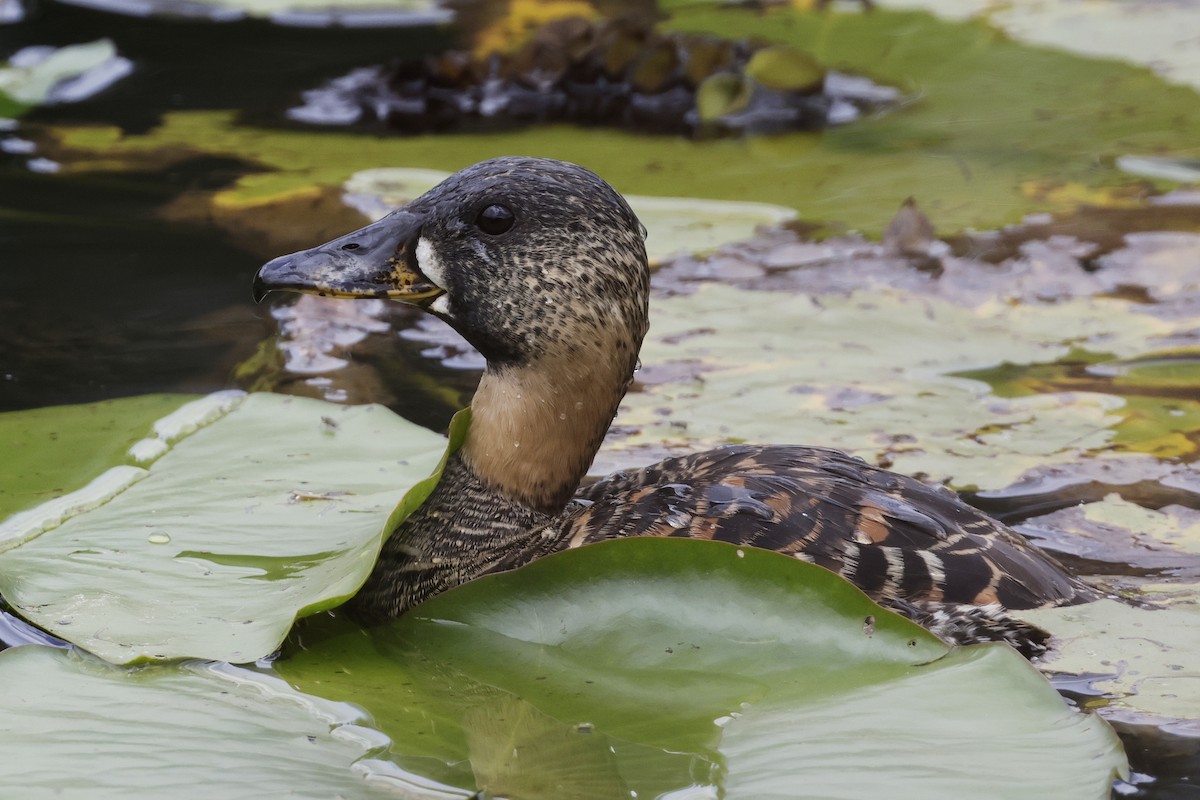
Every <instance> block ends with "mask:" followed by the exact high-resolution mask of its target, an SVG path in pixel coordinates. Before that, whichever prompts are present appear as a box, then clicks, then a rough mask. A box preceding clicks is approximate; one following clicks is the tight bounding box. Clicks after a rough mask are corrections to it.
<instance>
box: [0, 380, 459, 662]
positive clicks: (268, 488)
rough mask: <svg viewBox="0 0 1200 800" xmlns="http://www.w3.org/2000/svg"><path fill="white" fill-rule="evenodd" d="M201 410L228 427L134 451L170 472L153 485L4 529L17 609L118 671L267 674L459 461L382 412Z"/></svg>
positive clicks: (252, 404) (244, 406) (140, 479)
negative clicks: (408, 498)
mask: <svg viewBox="0 0 1200 800" xmlns="http://www.w3.org/2000/svg"><path fill="white" fill-rule="evenodd" d="M198 409H199V411H200V412H203V413H204V414H206V415H207V416H209V417H211V416H214V415H217V414H219V415H221V416H220V417H219V418H218V419H216V420H215V421H213V420H211V419H206V420H204V422H206V423H207V424H206V425H205V426H204V427H201V428H200V429H199V430H196V431H195V432H194V433H191V434H190V435H186V432H187V427H188V426H187V425H175V426H173V427H176V428H178V429H179V430H178V433H177V435H176V436H170V435H168V436H166V437H162V438H159V439H155V440H152V441H150V442H149V443H147V444H145V445H142V444H139V445H135V447H134V449H133V452H134V453H135V454H139V455H140V454H143V453H144V454H145V456H146V457H148V458H157V460H156V461H154V463H153V464H152V465H150V467H149V468H148V469H147V468H139V467H131V466H125V467H118V468H115V469H116V470H118V471H119V474H118V475H117V476H116V480H114V478H113V477H112V476H111V471H110V473H106V475H105V476H102V477H101V478H98V479H97V481H96V482H94V486H93V489H92V490H91V491H89V490H88V489H84V490H81V491H83V492H84V493H85V494H86V497H85V498H84V501H85V502H81V503H79V504H75V505H72V504H71V496H68V497H67V498H59V500H57V501H54V502H55V503H56V504H57V505H55V506H54V508H53V509H52V512H53V513H50V512H47V511H45V510H43V509H41V508H36V509H31V510H29V511H26V512H23V513H22V514H20V515H18V516H17V517H15V518H11V519H9V520H8V521H6V522H5V523H4V528H5V531H4V536H3V537H0V541H3V540H7V541H9V542H10V543H11V542H21V543H20V544H19V545H18V546H15V547H12V548H11V549H9V550H8V551H6V552H3V553H0V594H2V595H3V596H4V599H5V600H6V601H7V602H8V603H9V604H10V605H11V606H12V607H13V608H15V609H17V610H18V611H20V612H21V614H22V615H23V616H25V617H26V618H27V619H29V620H31V621H32V622H35V623H37V624H38V625H40V626H41V627H43V628H45V629H46V630H49V631H51V632H53V633H55V634H56V635H58V636H61V637H63V638H65V639H68V640H70V641H71V642H73V643H75V644H78V645H80V646H82V647H84V648H86V649H88V650H90V651H92V652H94V653H96V654H97V655H99V656H101V657H103V658H106V659H108V660H110V661H113V662H116V663H131V662H139V661H146V660H155V659H168V658H180V657H187V656H193V657H201V658H212V659H219V660H224V661H233V662H245V661H253V660H255V659H257V658H261V657H263V656H265V655H267V654H269V653H271V651H273V650H274V649H275V648H276V647H278V646H279V643H280V642H281V641H282V640H283V637H284V636H285V635H286V634H287V631H288V629H289V628H290V627H291V624H292V622H293V620H294V619H295V617H296V616H297V615H298V614H299V615H302V614H307V613H312V612H314V611H317V610H320V609H322V608H328V607H330V606H333V605H337V604H338V603H339V602H341V601H342V600H344V599H345V598H347V597H349V596H350V595H352V594H353V593H354V591H355V590H356V589H357V588H358V587H359V586H360V585H361V584H362V582H363V581H364V580H365V579H366V577H367V574H368V573H369V572H370V569H371V567H372V565H373V564H374V560H375V555H376V553H377V552H378V548H379V544H380V541H381V539H382V537H383V535H384V533H385V532H386V531H388V530H390V529H389V528H388V527H387V521H388V519H389V515H391V514H392V513H393V510H394V509H396V506H397V503H398V502H399V501H400V499H401V497H402V496H403V495H404V494H405V492H406V491H407V490H408V488H409V487H411V486H413V484H415V483H417V482H418V481H419V480H421V479H422V478H425V477H426V476H427V475H429V472H430V470H431V468H432V467H433V466H434V465H435V464H436V463H437V460H438V458H439V457H440V456H441V455H442V453H443V450H444V445H445V441H444V440H443V439H442V438H441V437H439V436H436V435H435V434H432V433H430V432H429V431H427V430H424V429H423V428H418V427H417V426H415V425H412V424H410V423H408V422H405V421H404V420H402V419H400V418H399V417H397V416H395V415H394V414H392V413H391V412H389V411H387V410H386V409H384V408H381V407H378V406H355V407H346V406H338V405H334V404H330V403H323V402H320V401H316V400H306V399H302V398H290V397H281V396H277V395H250V396H248V397H246V398H245V399H244V400H241V399H239V400H238V401H237V402H229V403H227V404H226V405H225V406H224V407H220V408H217V409H215V410H214V408H213V407H212V404H211V403H209V404H207V405H205V404H204V403H203V402H202V403H201V405H200V406H199V407H198ZM196 410H197V407H196V406H193V407H192V408H191V409H187V408H185V409H183V410H181V411H179V412H176V419H177V420H181V421H182V420H185V419H187V418H188V416H189V413H196ZM82 413H87V411H86V408H85V411H84V412H82ZM192 427H194V426H192ZM163 451H166V452H165V454H162V453H163ZM97 487H98V488H97ZM64 504H65V505H64ZM63 508H66V511H65V512H64V511H63V510H62V509H63ZM62 517H66V519H65V520H64V519H62Z"/></svg>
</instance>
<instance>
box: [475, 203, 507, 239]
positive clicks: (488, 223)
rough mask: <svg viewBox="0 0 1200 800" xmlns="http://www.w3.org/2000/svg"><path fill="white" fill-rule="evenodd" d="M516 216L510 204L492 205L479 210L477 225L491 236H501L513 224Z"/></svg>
mask: <svg viewBox="0 0 1200 800" xmlns="http://www.w3.org/2000/svg"><path fill="white" fill-rule="evenodd" d="M515 219H516V218H515V217H513V213H512V211H511V210H510V209H509V207H508V206H501V205H492V206H488V207H487V208H485V209H484V210H483V211H480V212H479V219H477V220H475V225H476V227H478V228H479V230H481V231H483V232H484V233H486V234H489V235H491V236H499V235H500V234H502V233H504V232H505V231H507V230H508V229H509V228H511V227H512V226H513V222H514V220H515Z"/></svg>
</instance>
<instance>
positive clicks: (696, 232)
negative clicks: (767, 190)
mask: <svg viewBox="0 0 1200 800" xmlns="http://www.w3.org/2000/svg"><path fill="white" fill-rule="evenodd" d="M448 177H450V173H448V172H439V171H437V170H430V169H403V168H381V169H372V170H364V171H362V172H358V173H355V174H354V175H353V176H351V178H350V180H348V181H347V182H346V184H345V190H346V200H347V202H348V203H349V204H350V205H351V206H352V207H354V208H357V209H359V210H360V211H362V212H363V213H364V214H366V215H367V216H368V217H370V218H371V219H380V218H382V217H383V216H384V215H385V214H387V213H388V212H390V211H393V210H395V209H397V208H399V207H400V206H402V205H404V204H405V203H407V202H409V201H411V200H414V199H416V198H417V197H418V196H420V195H421V194H423V193H424V192H426V191H428V190H429V189H432V188H433V187H434V186H436V185H437V184H439V183H441V182H442V181H443V180H445V179H446V178H448ZM625 199H626V200H628V201H629V205H630V206H631V207H632V208H633V211H634V213H635V214H637V216H638V219H639V220H641V222H642V224H643V225H645V226H646V231H647V236H646V254H647V255H648V256H649V258H650V261H651V263H656V262H661V261H663V260H665V259H666V258H668V257H669V256H673V255H677V254H679V253H702V252H706V251H709V250H715V249H716V248H718V247H720V246H721V245H724V244H729V243H731V242H736V241H740V240H742V239H747V238H749V237H750V236H751V235H753V234H754V231H755V230H756V229H757V228H759V227H760V226H768V225H778V224H780V223H782V222H787V221H789V220H793V219H795V218H796V212H795V211H794V210H793V209H791V208H786V207H784V206H776V205H770V204H769V203H749V202H735V201H717V200H698V199H694V198H686V197H644V196H641V195H626V198H625Z"/></svg>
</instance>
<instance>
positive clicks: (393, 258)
mask: <svg viewBox="0 0 1200 800" xmlns="http://www.w3.org/2000/svg"><path fill="white" fill-rule="evenodd" d="M422 222H423V218H422V217H421V216H420V215H419V214H414V213H411V212H409V211H405V210H403V209H402V210H400V211H394V212H392V213H391V214H389V215H388V216H386V217H384V218H383V219H381V220H379V221H378V222H375V223H373V224H371V225H368V226H367V227H365V228H360V229H359V230H356V231H354V233H348V234H346V235H345V236H342V237H340V238H338V239H334V240H333V241H331V242H326V243H325V244H322V245H318V246H316V247H313V248H311V249H309V250H301V251H300V252H298V253H292V254H290V255H286V256H280V257H279V258H276V259H274V260H273V261H268V262H267V263H266V264H264V265H263V266H262V267H260V268H259V270H258V274H257V275H255V276H254V301H255V302H262V299H263V298H264V297H266V296H267V293H268V292H273V291H286V292H303V293H305V294H318V295H321V296H322V297H349V298H356V297H375V298H385V299H389V300H402V301H404V302H408V303H416V304H418V305H425V304H427V303H428V302H429V301H431V300H433V299H434V298H436V297H437V296H438V295H440V294H442V289H441V287H439V286H437V285H436V284H434V283H433V282H432V281H430V280H429V278H427V277H425V275H423V274H422V273H421V270H420V268H419V267H418V266H417V257H416V248H417V240H418V238H420V235H421V223H422Z"/></svg>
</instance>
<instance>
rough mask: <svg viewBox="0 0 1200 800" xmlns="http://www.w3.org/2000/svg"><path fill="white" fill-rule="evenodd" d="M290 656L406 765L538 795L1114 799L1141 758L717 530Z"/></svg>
mask: <svg viewBox="0 0 1200 800" xmlns="http://www.w3.org/2000/svg"><path fill="white" fill-rule="evenodd" d="M797 619H803V620H805V624H804V625H801V626H797V625H796V624H795V620H797ZM275 667H276V669H277V670H278V671H280V672H281V673H282V674H283V675H284V676H285V677H287V678H288V680H290V681H292V682H293V683H294V684H295V685H296V686H297V687H298V688H300V689H301V690H303V691H310V692H315V693H319V694H322V695H324V696H327V697H331V698H336V699H339V700H348V701H351V702H354V703H357V704H361V705H362V706H364V707H365V708H367V709H368V711H369V712H371V714H372V715H373V716H374V718H375V720H376V722H377V723H378V724H379V725H380V727H381V729H382V730H384V731H385V732H387V733H388V734H389V735H390V736H391V737H392V739H393V754H394V756H395V757H396V758H397V760H398V761H399V763H400V764H401V765H403V766H404V767H406V768H408V769H413V770H417V771H421V772H422V773H423V774H430V775H433V776H435V777H437V778H438V779H440V780H445V781H448V782H452V783H462V782H464V780H467V779H470V778H473V779H474V782H475V783H476V784H477V785H478V786H479V787H480V788H485V789H488V790H491V791H493V792H495V793H497V794H511V795H512V796H519V797H524V798H539V797H578V798H598V797H610V796H611V797H620V796H629V793H630V792H637V793H638V795H639V796H647V795H648V796H663V793H665V792H669V791H672V790H674V791H680V790H684V789H687V788H688V787H692V790H693V791H696V792H697V793H696V794H695V795H684V796H696V797H712V796H718V795H719V794H720V793H721V792H727V793H730V794H731V795H736V796H747V797H749V796H753V797H791V796H794V789H795V786H797V785H799V784H803V785H805V786H808V787H810V788H811V789H812V791H813V792H814V793H815V794H818V795H820V796H822V797H847V798H848V797H863V796H868V795H871V794H874V793H876V792H878V791H884V789H883V787H888V788H887V789H886V791H889V792H900V793H904V792H905V791H907V789H912V790H913V791H916V790H917V789H916V787H917V786H918V785H919V787H920V789H919V791H920V793H921V794H922V796H928V797H961V796H964V793H966V794H972V793H977V792H986V793H987V795H988V796H989V797H1008V796H1011V797H1027V796H1030V795H1031V794H1042V793H1047V794H1049V795H1052V796H1055V797H1059V796H1061V797H1068V796H1078V797H1101V796H1106V794H1107V790H1108V788H1107V787H1108V780H1109V775H1110V774H1111V773H1110V770H1112V769H1113V768H1114V767H1116V766H1117V765H1119V763H1120V758H1119V757H1117V758H1116V760H1114V758H1113V756H1114V751H1113V750H1112V749H1111V748H1112V747H1113V743H1114V740H1113V739H1111V738H1109V737H1108V734H1106V733H1105V732H1104V731H1103V729H1102V728H1100V727H1099V726H1098V725H1097V720H1095V719H1094V718H1089V717H1086V716H1081V715H1079V714H1077V713H1075V712H1073V711H1071V710H1069V709H1067V708H1066V707H1065V706H1063V705H1062V704H1061V701H1060V700H1059V699H1058V698H1057V697H1055V696H1054V693H1053V692H1052V691H1050V690H1049V687H1047V686H1046V685H1045V683H1044V682H1043V680H1042V679H1041V677H1040V676H1038V675H1037V673H1036V671H1035V670H1033V669H1032V668H1030V667H1028V665H1027V664H1026V663H1025V662H1023V661H1022V660H1021V659H1020V658H1019V657H1017V656H1016V655H1015V653H1013V652H1012V651H1011V650H1009V649H1008V648H1005V647H997V646H990V645H989V646H982V647H971V648H959V649H955V650H952V651H948V650H947V649H946V648H945V646H944V645H942V644H941V643H939V642H938V641H936V640H935V639H933V638H932V637H930V636H929V635H928V634H927V633H926V632H925V631H923V630H921V629H920V628H918V627H916V626H914V625H912V624H911V623H908V622H907V621H905V620H903V619H901V618H899V617H897V616H895V615H893V614H891V613H889V612H884V611H882V610H880V609H878V608H876V607H875V606H874V605H873V604H871V603H869V602H868V601H866V598H865V597H864V596H863V595H862V594H861V593H860V592H858V590H856V589H854V588H853V587H851V586H850V585H849V584H846V583H844V582H843V581H841V580H840V579H838V578H836V577H835V576H833V575H832V574H831V573H828V572H826V571H824V570H821V569H819V568H816V567H812V566H811V565H808V564H804V563H801V562H796V561H794V560H792V559H788V558H786V557H783V556H780V555H777V554H773V553H768V552H763V551H757V550H753V549H746V550H738V549H737V548H735V547H732V546H729V545H726V544H723V543H718V542H695V541H681V540H661V539H646V540H623V541H616V542H606V543H603V544H600V545H594V546H591V547H587V548H583V549H580V550H576V551H569V552H567V553H563V554H559V555H555V556H552V557H549V558H547V559H543V560H541V561H539V562H537V563H535V564H533V565H530V566H528V567H525V568H523V569H521V570H519V571H517V572H513V573H509V574H505V575H497V576H491V577H488V578H484V579H481V580H478V581H475V582H473V583H471V584H468V585H466V586H463V587H460V588H459V589H456V590H454V591H451V592H449V593H446V594H443V595H441V596H439V597H437V598H435V599H434V600H432V601H430V602H428V603H425V604H423V605H422V606H420V607H419V608H418V609H416V610H415V611H414V612H413V613H411V614H409V615H408V616H406V617H404V618H402V619H401V620H399V621H397V622H395V623H391V624H389V625H388V626H384V627H380V628H376V629H374V630H372V631H370V632H363V631H361V630H359V629H357V628H353V627H351V626H347V625H346V624H345V623H344V622H339V621H337V620H332V619H327V618H326V619H321V618H315V619H314V620H313V621H312V622H311V623H310V624H309V625H307V626H304V627H302V628H301V629H300V630H299V631H298V633H297V635H296V636H295V637H294V639H293V641H292V646H291V647H290V648H288V649H287V650H286V651H285V654H284V656H283V658H281V659H280V660H279V661H277V662H276V664H275ZM981 686H987V687H989V688H988V689H987V690H985V691H980V687H981ZM959 691H964V692H966V694H965V695H964V696H963V699H962V701H961V702H958V701H956V700H955V699H954V698H955V697H957V696H958V695H957V693H958V692H959ZM932 707H935V708H937V709H938V713H936V714H929V713H925V712H926V711H927V710H928V709H929V708H932ZM981 714H982V715H984V716H986V718H987V719H988V720H989V723H988V726H987V729H986V731H985V730H983V729H982V728H980V727H979V726H978V720H979V718H980V715H981ZM868 731H869V732H870V734H869V735H866V732H868ZM889 732H890V733H889ZM931 740H936V741H939V742H942V743H943V744H944V746H942V747H938V748H930V747H928V746H927V745H926V742H928V741H931ZM950 743H953V744H950ZM947 748H949V749H947ZM781 753H783V754H784V757H779V756H780V754H781ZM1067 753H1072V754H1073V755H1067ZM862 763H871V764H872V765H873V767H872V769H871V770H861V769H851V768H848V765H849V764H862ZM438 764H440V765H441V767H440V769H439V768H438V767H437V765H438ZM1017 764H1020V765H1021V766H1020V768H1017V766H1016V765H1017ZM1060 769H1065V770H1066V772H1065V773H1062V774H1058V770H1060ZM431 770H432V771H431ZM906 787H907V788H906ZM984 787H986V789H985V788H984ZM671 796H675V795H671Z"/></svg>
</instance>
